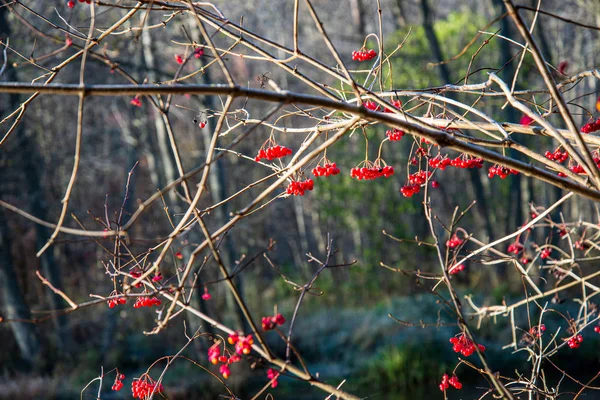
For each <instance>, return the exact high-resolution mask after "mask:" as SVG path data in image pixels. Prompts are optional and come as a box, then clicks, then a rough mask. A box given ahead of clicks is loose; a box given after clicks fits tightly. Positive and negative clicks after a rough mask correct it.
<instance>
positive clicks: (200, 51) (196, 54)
mask: <svg viewBox="0 0 600 400" xmlns="http://www.w3.org/2000/svg"><path fill="white" fill-rule="evenodd" d="M203 55H204V49H203V48H201V47H198V48H197V49H194V57H195V58H200V57H202V56H203Z"/></svg>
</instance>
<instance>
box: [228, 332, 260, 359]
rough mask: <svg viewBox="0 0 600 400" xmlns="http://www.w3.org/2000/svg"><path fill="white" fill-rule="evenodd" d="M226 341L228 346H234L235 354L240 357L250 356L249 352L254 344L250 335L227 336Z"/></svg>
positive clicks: (234, 334)
mask: <svg viewBox="0 0 600 400" xmlns="http://www.w3.org/2000/svg"><path fill="white" fill-rule="evenodd" d="M227 341H228V342H229V344H232V345H235V352H236V353H238V354H240V355H241V354H250V350H252V345H253V344H254V339H253V338H252V335H247V336H243V335H239V334H237V333H233V334H231V335H229V337H228V338H227Z"/></svg>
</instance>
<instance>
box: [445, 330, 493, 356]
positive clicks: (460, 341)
mask: <svg viewBox="0 0 600 400" xmlns="http://www.w3.org/2000/svg"><path fill="white" fill-rule="evenodd" d="M450 343H452V344H453V347H452V350H454V352H455V353H460V354H462V355H463V356H465V357H469V356H470V355H471V354H473V353H474V352H475V343H473V342H472V341H471V339H469V338H468V337H466V336H465V334H464V333H461V334H460V335H459V336H458V337H453V338H450ZM477 347H479V351H480V352H482V353H483V352H484V351H485V346H484V345H482V344H478V345H477Z"/></svg>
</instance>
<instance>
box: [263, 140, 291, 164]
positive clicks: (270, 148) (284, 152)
mask: <svg viewBox="0 0 600 400" xmlns="http://www.w3.org/2000/svg"><path fill="white" fill-rule="evenodd" d="M290 154H292V149H290V148H288V147H285V146H280V145H278V144H277V143H276V142H275V141H274V140H273V139H272V138H270V139H269V140H267V141H266V142H265V143H263V145H262V147H261V148H260V149H259V150H258V154H257V155H256V157H255V158H254V161H256V162H258V161H260V160H269V161H271V160H275V159H276V158H282V157H285V156H289V155H290Z"/></svg>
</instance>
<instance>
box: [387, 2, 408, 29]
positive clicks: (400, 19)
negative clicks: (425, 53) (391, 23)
mask: <svg viewBox="0 0 600 400" xmlns="http://www.w3.org/2000/svg"><path fill="white" fill-rule="evenodd" d="M390 8H391V9H392V14H393V15H394V19H395V20H396V29H398V28H401V27H403V26H406V17H405V16H404V8H403V6H402V0H396V7H394V5H392V6H391V7H390Z"/></svg>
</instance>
